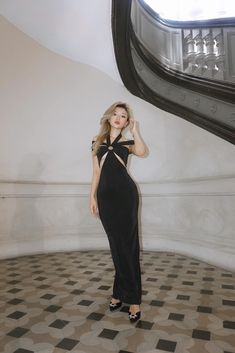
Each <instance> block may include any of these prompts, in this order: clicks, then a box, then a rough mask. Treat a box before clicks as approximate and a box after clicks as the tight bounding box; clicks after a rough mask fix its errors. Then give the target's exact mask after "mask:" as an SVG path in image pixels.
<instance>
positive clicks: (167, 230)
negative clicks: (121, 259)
mask: <svg viewBox="0 0 235 353" xmlns="http://www.w3.org/2000/svg"><path fill="white" fill-rule="evenodd" d="M0 43H1V55H0V70H1V72H0V77H1V80H0V100H1V118H0V124H1V128H0V145H1V148H0V181H1V182H0V192H1V194H3V195H4V196H5V199H1V202H0V244H1V246H0V248H1V249H2V250H1V252H2V253H1V254H0V257H4V256H14V255H18V254H22V253H31V252H43V251H53V250H60V249H61V250H62V249H64V247H68V248H69V249H70V248H71V249H73V248H81V247H92V246H95V247H99V246H101V247H107V246H108V244H107V242H106V238H105V235H104V233H103V231H102V228H101V227H100V224H98V223H97V220H94V219H92V218H91V216H90V215H89V212H88V209H87V208H86V207H87V205H88V193H89V183H90V179H91V156H90V145H91V138H92V137H93V136H94V135H96V134H97V132H98V129H99V120H100V117H101V115H102V113H103V111H104V110H105V109H106V108H107V106H109V105H110V104H111V103H113V102H114V101H116V100H124V101H126V102H128V103H129V104H130V105H131V106H132V108H133V110H134V113H135V117H136V119H137V120H138V121H139V123H140V130H141V133H142V136H143V138H144V140H145V141H146V144H147V145H148V147H149V150H150V154H149V156H148V158H145V159H143V158H137V157H135V156H132V157H131V158H130V162H131V163H130V174H131V175H132V177H133V178H134V180H135V181H136V182H137V183H138V185H139V187H140V193H141V196H142V208H141V212H142V222H141V229H142V231H141V242H142V245H143V246H144V247H146V248H150V249H153V248H155V249H163V250H164V249H166V250H170V251H171V250H175V249H177V251H179V252H182V253H187V254H190V255H194V256H197V257H200V256H201V258H203V259H207V257H208V255H207V254H210V255H209V257H208V261H211V262H215V263H218V261H221V265H223V266H225V267H229V268H231V267H233V265H234V267H235V264H233V261H232V258H230V256H231V254H233V255H234V253H235V241H234V229H235V223H234V219H233V218H234V217H233V215H234V211H235V210H234V195H235V178H234V176H235V163H234V160H235V148H234V146H233V145H232V144H230V143H228V142H226V141H224V140H222V139H220V138H218V137H216V136H214V135H212V134H210V133H209V132H207V131H205V130H202V129H201V128H198V127H196V126H194V125H193V124H190V123H188V122H187V121H184V120H183V119H181V118H179V117H175V116H173V115H171V114H168V113H166V112H163V111H161V110H159V109H157V108H155V107H153V106H152V105H150V104H148V103H146V102H144V101H142V100H141V99H139V98H137V97H135V96H133V95H131V94H130V93H129V92H128V91H127V90H126V89H125V87H124V86H122V85H120V84H119V83H117V82H116V81H114V80H112V79H111V78H110V77H109V76H107V75H106V74H104V73H103V72H101V71H98V70H97V69H94V68H92V67H90V66H86V65H84V64H80V63H77V62H73V61H71V60H69V59H66V58H64V57H62V56H60V55H58V54H55V53H53V52H51V51H49V50H48V49H45V48H44V47H42V46H40V45H39V44H38V43H37V42H35V41H34V40H32V39H31V38H30V37H28V36H26V35H25V34H23V33H22V32H21V31H19V30H18V29H16V28H15V27H14V26H13V25H11V24H10V23H9V22H7V21H6V20H5V19H4V18H1V20H0ZM92 55H95V53H94V54H93V53H92ZM22 182H24V184H22ZM215 201H216V202H215ZM81 209H82V212H81ZM216 222H217V223H216ZM216 224H218V227H215V225H216ZM97 229H98V230H97ZM58 236H59V237H60V238H58ZM88 236H89V241H88V240H86V239H88ZM65 239H67V240H68V241H66V240H65ZM205 239H207V241H206V242H205V243H204V241H205ZM221 243H222V244H223V245H225V243H226V247H225V248H222V247H221ZM176 244H177V245H176ZM202 249H203V251H202ZM207 249H208V251H207ZM218 252H219V254H220V256H221V257H222V260H221V259H220V260H218Z"/></svg>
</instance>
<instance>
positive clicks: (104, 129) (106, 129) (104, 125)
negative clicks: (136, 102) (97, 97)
mask: <svg viewBox="0 0 235 353" xmlns="http://www.w3.org/2000/svg"><path fill="white" fill-rule="evenodd" d="M117 107H118V108H124V109H125V110H126V112H127V117H128V124H129V121H130V119H131V118H132V117H133V113H132V110H131V108H130V107H129V105H128V104H127V103H124V102H115V103H113V104H112V105H111V106H110V107H109V108H108V109H107V110H106V111H105V112H104V115H103V117H102V118H101V119H100V124H101V127H100V131H99V134H98V135H97V136H96V141H95V142H94V144H93V152H92V153H93V155H96V154H97V151H98V149H99V147H100V145H101V144H102V143H103V142H104V140H105V139H106V138H107V136H108V135H109V134H110V131H111V126H110V124H109V119H110V118H111V116H112V115H113V113H114V111H115V109H116V108H117Z"/></svg>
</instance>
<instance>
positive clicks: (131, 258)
mask: <svg viewBox="0 0 235 353" xmlns="http://www.w3.org/2000/svg"><path fill="white" fill-rule="evenodd" d="M121 137H122V135H121V133H120V134H119V135H118V136H117V137H116V138H115V140H114V141H113V142H112V143H111V142H110V136H107V142H103V143H102V144H101V145H100V148H99V150H98V152H97V158H98V162H99V165H100V166H101V173H100V179H99V183H98V186H97V204H98V211H99V216H100V220H101V222H102V225H103V227H104V230H105V232H106V234H107V236H108V240H109V244H110V250H111V255H112V259H113V263H114V267H115V279H114V284H113V294H112V296H113V298H116V299H120V300H121V301H123V302H126V303H129V304H140V303H141V269H140V262H139V249H140V247H139V234H138V206H139V196H138V190H137V187H136V184H135V182H134V181H133V179H132V178H131V177H130V175H129V174H128V172H127V169H126V164H127V160H128V155H129V153H130V152H129V149H128V147H126V146H125V145H132V144H134V140H128V141H119V140H120V138H121ZM93 142H94V141H92V143H93ZM102 157H103V158H102Z"/></svg>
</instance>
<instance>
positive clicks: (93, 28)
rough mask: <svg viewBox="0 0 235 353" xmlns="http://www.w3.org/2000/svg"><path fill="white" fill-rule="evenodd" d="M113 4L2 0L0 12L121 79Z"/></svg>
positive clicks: (80, 0) (32, 34) (43, 40)
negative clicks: (114, 37)
mask: <svg viewBox="0 0 235 353" xmlns="http://www.w3.org/2000/svg"><path fill="white" fill-rule="evenodd" d="M111 7H112V1H111V0H92V1H84V0H0V14H1V15H2V16H4V17H5V18H6V19H7V20H8V21H10V22H11V23H12V24H14V25H15V26H16V27H17V28H19V29H20V30H21V31H23V32H24V33H25V34H27V35H29V36H30V37H32V38H33V39H34V40H36V41H37V42H38V43H40V44H41V45H43V46H45V47H46V48H48V49H50V50H52V51H54V52H56V53H58V54H60V55H63V56H65V57H67V58H70V59H72V60H75V61H77V62H80V63H83V64H87V65H91V66H93V67H95V68H97V69H99V70H101V71H103V72H105V73H106V74H107V75H109V76H110V77H112V78H113V79H114V80H116V81H118V82H119V83H121V78H120V75H119V73H118V69H117V65H116V60H115V55H114V49H113V41H112V30H111Z"/></svg>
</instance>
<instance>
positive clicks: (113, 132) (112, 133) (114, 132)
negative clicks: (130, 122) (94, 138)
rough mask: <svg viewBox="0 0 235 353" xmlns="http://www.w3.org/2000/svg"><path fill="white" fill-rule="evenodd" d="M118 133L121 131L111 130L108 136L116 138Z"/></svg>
mask: <svg viewBox="0 0 235 353" xmlns="http://www.w3.org/2000/svg"><path fill="white" fill-rule="evenodd" d="M120 133H121V129H115V130H114V129H111V130H110V133H109V135H110V137H113V138H116V137H117V136H118V135H120Z"/></svg>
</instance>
